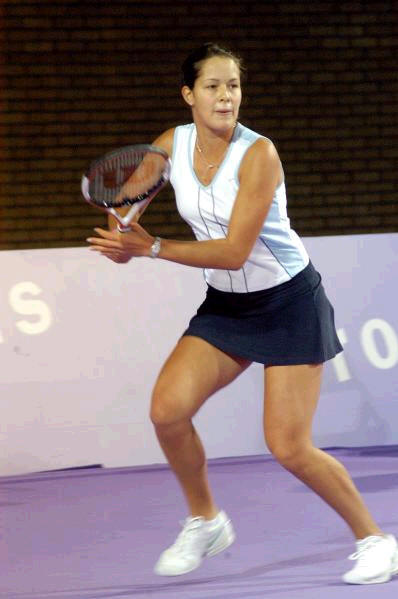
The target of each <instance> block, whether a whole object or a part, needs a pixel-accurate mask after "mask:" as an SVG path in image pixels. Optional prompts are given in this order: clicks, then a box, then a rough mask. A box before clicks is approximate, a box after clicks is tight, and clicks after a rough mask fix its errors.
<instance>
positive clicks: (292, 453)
mask: <svg viewBox="0 0 398 599" xmlns="http://www.w3.org/2000/svg"><path fill="white" fill-rule="evenodd" d="M266 443H267V447H268V449H269V450H270V452H271V453H272V455H273V456H274V458H275V459H276V460H277V461H278V462H279V463H280V464H281V465H282V466H283V467H284V468H286V469H288V470H297V469H300V468H302V467H304V466H305V464H306V462H307V460H308V457H309V455H310V452H311V449H312V442H311V440H310V439H307V438H300V437H297V436H295V435H291V434H286V435H284V434H280V435H272V434H269V435H266Z"/></svg>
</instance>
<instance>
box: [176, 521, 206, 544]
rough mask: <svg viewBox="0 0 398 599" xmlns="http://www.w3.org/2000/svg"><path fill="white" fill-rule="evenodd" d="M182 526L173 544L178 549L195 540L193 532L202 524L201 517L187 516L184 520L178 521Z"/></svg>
mask: <svg viewBox="0 0 398 599" xmlns="http://www.w3.org/2000/svg"><path fill="white" fill-rule="evenodd" d="M180 524H181V526H183V529H182V531H181V532H180V534H179V535H178V537H177V539H176V541H175V543H174V546H175V547H176V548H178V549H185V548H186V547H189V545H190V544H191V543H192V542H193V541H194V540H195V532H196V531H197V530H198V528H200V526H201V524H202V518H200V517H197V518H187V520H185V522H180Z"/></svg>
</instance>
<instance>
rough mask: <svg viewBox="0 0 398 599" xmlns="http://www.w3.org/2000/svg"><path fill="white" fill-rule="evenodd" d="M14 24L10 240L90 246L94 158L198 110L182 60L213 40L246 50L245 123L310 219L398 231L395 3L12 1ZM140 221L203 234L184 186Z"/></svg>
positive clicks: (1, 171) (300, 214) (299, 218)
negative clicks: (183, 215)
mask: <svg viewBox="0 0 398 599" xmlns="http://www.w3.org/2000/svg"><path fill="white" fill-rule="evenodd" d="M0 26H1V29H0V42H1V56H0V81H1V84H2V86H1V97H0V110H1V122H0V130H1V142H0V157H1V165H0V184H1V191H0V248H1V249H15V248H36V247H62V246H78V245H82V244H84V243H85V241H84V240H85V238H86V237H87V235H88V234H90V232H91V230H92V227H93V226H95V225H98V224H102V223H103V222H104V217H103V215H102V213H101V212H99V211H96V210H95V209H94V208H92V207H90V206H88V205H86V204H85V203H84V202H83V200H82V199H81V195H80V177H81V174H82V172H83V171H84V169H85V167H86V165H87V163H88V162H89V161H90V160H92V159H93V158H95V157H97V156H98V155H101V154H102V153H103V152H105V151H108V150H109V149H113V148H114V147H117V146H120V145H125V144H129V143H142V142H150V141H151V140H152V139H153V138H154V137H155V136H156V135H157V134H158V133H160V132H161V131H163V130H164V129H166V128H168V127H171V126H173V125H176V124H178V123H184V122H188V120H189V119H190V115H189V113H188V111H187V109H186V108H185V106H184V105H183V102H182V100H181V99H180V92H179V77H180V75H179V65H180V64H181V62H182V60H183V59H184V57H185V55H186V53H187V52H188V51H189V50H190V49H191V48H192V47H193V46H195V45H197V44H199V43H202V42H203V41H209V40H214V41H218V42H220V43H221V44H222V43H224V44H227V45H229V46H230V47H232V49H234V50H235V51H237V52H238V53H240V54H242V56H243V57H244V59H245V62H246V65H247V67H248V73H247V81H246V83H245V86H244V91H245V98H246V99H245V102H244V105H243V106H242V109H241V121H242V122H243V123H244V124H246V125H248V126H249V127H252V128H254V129H256V130H257V131H259V132H260V133H262V134H264V135H267V136H269V137H271V138H272V139H273V141H274V142H275V144H276V146H277V148H278V150H279V153H280V156H281V158H282V161H283V163H284V167H285V171H286V179H287V185H288V194H289V212H290V217H291V220H292V224H293V226H294V227H295V228H296V230H297V232H298V233H299V234H301V235H335V234H352V233H373V232H374V233H377V232H387V231H396V230H397V224H398V215H397V212H398V211H397V201H396V191H395V188H396V184H395V180H396V173H397V155H398V150H397V68H396V67H397V64H396V63H397V45H398V35H397V33H398V4H397V3H396V2H395V1H394V0H391V1H384V0H369V1H362V2H360V1H351V2H350V1H347V2H345V1H342V2H335V1H334V2H332V1H322V0H318V1H317V2H307V1H304V0H301V1H294V0H290V1H287V0H279V1H267V0H265V1H263V2H253V1H250V0H239V1H234V0H228V1H224V0H220V1H215V2H203V1H202V0H201V1H196V0H193V1H188V0H175V1H174V2H168V1H164V0H140V1H139V2H138V1H135V0H130V1H129V0H95V1H94V0H86V1H79V2H76V1H73V0H51V1H50V0H48V1H45V0H36V1H34V0H8V1H7V0H6V1H5V2H3V3H2V5H1V7H0ZM142 222H143V223H144V224H145V225H146V226H147V227H148V230H149V231H150V232H152V233H156V234H159V235H162V236H169V237H174V238H180V239H181V238H187V237H190V231H189V230H188V228H187V227H186V225H185V224H184V223H183V222H182V221H181V219H180V218H179V216H178V214H177V213H176V211H175V208H174V202H173V197H172V193H171V191H170V192H162V197H161V198H159V199H158V200H157V201H156V202H154V203H153V204H152V205H151V207H150V208H149V209H148V211H147V213H146V214H145V215H144V217H143V220H142Z"/></svg>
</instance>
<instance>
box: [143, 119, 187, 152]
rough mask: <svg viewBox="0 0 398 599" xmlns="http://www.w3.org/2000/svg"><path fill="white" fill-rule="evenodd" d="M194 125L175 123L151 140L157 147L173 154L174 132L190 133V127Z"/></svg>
mask: <svg viewBox="0 0 398 599" xmlns="http://www.w3.org/2000/svg"><path fill="white" fill-rule="evenodd" d="M193 127H194V124H193V123H188V124H186V125H177V126H176V127H171V129H167V131H164V132H163V133H162V134H161V135H159V136H158V137H157V138H156V139H155V140H154V142H153V145H154V146H157V147H158V148H162V150H165V151H166V152H167V154H168V155H169V156H172V154H173V144H174V139H175V135H176V133H177V132H178V133H183V132H186V133H188V134H189V133H190V131H191V130H192V128H193Z"/></svg>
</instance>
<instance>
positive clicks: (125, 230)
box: [117, 223, 131, 233]
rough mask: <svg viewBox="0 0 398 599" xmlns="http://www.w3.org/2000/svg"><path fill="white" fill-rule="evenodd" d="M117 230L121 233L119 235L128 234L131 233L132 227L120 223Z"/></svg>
mask: <svg viewBox="0 0 398 599" xmlns="http://www.w3.org/2000/svg"><path fill="white" fill-rule="evenodd" d="M117 230H118V231H119V233H128V232H129V231H131V227H129V226H128V225H127V226H125V225H121V224H120V223H117Z"/></svg>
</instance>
